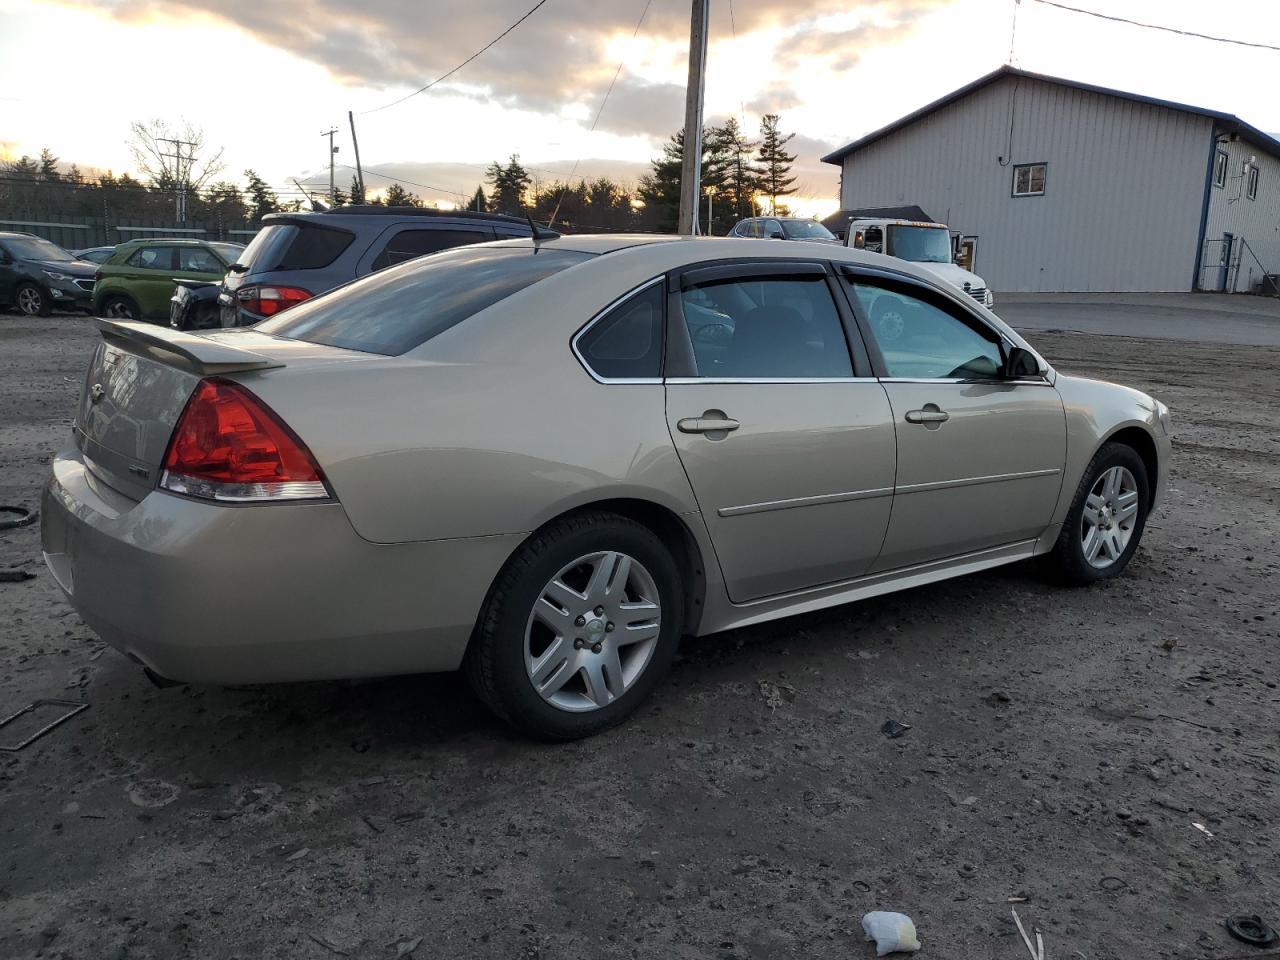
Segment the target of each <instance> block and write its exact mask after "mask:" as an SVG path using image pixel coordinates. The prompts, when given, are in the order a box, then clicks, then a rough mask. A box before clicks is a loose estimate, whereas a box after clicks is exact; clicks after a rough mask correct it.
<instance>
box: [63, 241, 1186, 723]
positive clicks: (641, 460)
mask: <svg viewBox="0 0 1280 960" xmlns="http://www.w3.org/2000/svg"><path fill="white" fill-rule="evenodd" d="M99 323H100V325H101V329H102V338H103V339H102V342H101V343H100V344H99V345H98V346H97V348H96V350H95V352H94V354H93V358H92V360H91V362H90V367H89V371H88V375H87V378H86V381H85V389H84V394H83V397H82V398H81V401H80V406H79V411H78V414H77V417H76V421H75V428H74V445H73V446H72V447H71V448H70V449H68V450H66V451H65V452H63V453H61V454H60V455H59V456H58V457H57V458H56V459H55V461H54V463H53V473H52V476H51V478H50V479H49V482H48V486H47V488H46V491H45V495H44V511H43V542H44V551H45V559H46V562H47V563H48V565H49V569H50V570H51V571H52V573H53V575H54V577H55V578H56V579H57V581H58V583H59V584H60V585H61V586H62V589H63V590H64V591H65V593H66V595H67V597H68V598H69V599H70V601H71V603H72V604H73V605H74V607H75V608H76V610H77V611H79V613H80V614H81V615H82V616H83V618H84V619H85V621H86V622H87V623H88V624H89V625H90V626H91V627H92V628H93V629H94V630H96V631H97V632H98V633H99V634H100V635H101V636H102V637H103V638H104V639H105V640H107V641H108V642H109V643H110V644H112V645H113V646H115V647H116V648H118V649H119V650H121V651H123V652H124V653H126V654H127V655H128V656H130V657H131V658H133V659H134V660H136V661H138V662H139V663H141V664H143V665H145V666H146V667H147V668H149V670H151V671H152V672H153V674H158V675H160V676H163V677H169V678H173V679H176V680H182V681H189V682H198V683H233V684H234V683H246V682H262V681H292V680H310V679H319V678H335V677H354V676H372V675H384V674H397V673H411V672H420V671H436V670H453V669H456V668H458V667H463V668H465V670H466V672H467V674H468V676H469V677H470V679H471V682H472V683H473V684H474V686H475V689H476V690H477V692H478V693H479V695H480V696H481V697H482V698H483V699H484V700H485V701H486V702H487V703H488V704H489V705H490V706H491V707H492V708H493V709H494V710H495V711H496V712H497V713H498V714H499V715H501V716H502V717H503V718H505V719H506V720H508V721H509V722H511V723H512V724H513V725H515V726H516V727H518V728H520V729H521V730H524V731H527V732H528V733H530V734H532V735H535V736H538V737H543V738H552V739H569V738H574V737H581V736H585V735H588V734H591V733H594V732H596V731H598V730H601V729H602V728H604V727H607V726H609V725H610V724H613V723H616V722H617V721H619V720H621V719H622V718H623V717H625V716H626V715H627V714H629V713H630V712H631V711H632V710H634V709H635V708H636V707H637V706H638V705H639V704H640V703H641V702H642V701H643V700H644V699H645V698H646V697H647V696H648V695H649V694H650V693H651V692H652V691H653V689H654V687H655V685H657V683H658V682H659V680H660V679H661V678H662V675H663V673H664V672H665V671H666V669H667V667H668V665H669V664H670V662H671V660H672V657H673V655H674V653H675V649H676V645H677V643H678V642H679V640H680V638H681V636H683V635H686V634H693V635H701V634H707V633H712V632H715V631H719V630H726V629H729V628H732V627H740V626H744V625H746V624H753V623H760V622H762V621H766V620H774V619H777V618H780V617H785V616H788V615H791V614H795V613H801V612H805V611H811V610H817V609H820V608H823V607H830V606H833V605H835V604H840V603H846V602H848V601H851V600H858V599H861V598H863V597H870V596H875V595H877V594H882V593H887V592H889V591H893V590H901V589H905V588H908V587H915V586H919V585H921V584H927V583H931V582H934V581H938V580H942V579H946V578H948V577H955V576H960V575H962V574H966V573H972V572H974V571H977V570H984V569H987V568H989V567H994V566H997V565H999V564H1004V563H1011V562H1014V561H1019V560H1025V559H1028V558H1031V557H1035V556H1038V555H1045V560H1046V562H1047V563H1048V565H1050V566H1051V567H1052V568H1053V569H1054V570H1056V572H1057V574H1058V576H1059V577H1060V578H1062V579H1063V580H1065V581H1067V582H1069V583H1076V584H1084V583H1090V582H1092V581H1096V580H1101V579H1104V578H1107V577H1112V576H1115V575H1116V574H1118V573H1119V572H1120V571H1121V570H1123V569H1124V567H1125V566H1126V564H1127V563H1128V562H1129V560H1130V558H1131V557H1132V556H1133V553H1134V551H1135V549H1136V548H1137V546H1138V541H1139V539H1140V538H1141V536H1142V530H1143V524H1144V522H1145V520H1146V518H1147V515H1148V513H1149V511H1150V510H1151V509H1152V507H1153V506H1154V504H1155V502H1156V500H1157V498H1158V497H1159V496H1160V494H1161V493H1162V491H1163V489H1164V486H1165V477H1166V469H1167V464H1168V459H1169V450H1170V440H1169V421H1168V411H1167V410H1166V408H1165V407H1164V405H1163V404H1161V403H1159V402H1158V401H1156V400H1153V399H1152V398H1151V397H1149V396H1147V395H1145V394H1143V393H1139V392H1138V391H1136V390H1131V389H1127V388H1125V387H1121V386H1116V385H1113V384H1108V383H1100V382H1097V381H1093V380H1085V379H1081V378H1078V377H1068V376H1063V375H1060V374H1058V373H1057V372H1055V371H1054V370H1053V368H1052V367H1050V366H1049V365H1048V364H1047V363H1046V362H1045V361H1044V360H1043V359H1041V357H1040V356H1039V355H1038V354H1036V353H1035V351H1034V350H1033V349H1032V348H1031V347H1030V346H1029V345H1028V344H1027V343H1026V342H1025V341H1024V340H1023V339H1022V338H1021V337H1020V336H1018V334H1017V333H1015V332H1014V331H1013V330H1011V329H1010V328H1009V327H1007V326H1006V325H1005V324H1004V323H1002V322H1001V321H1000V320H999V319H998V318H997V317H995V316H994V315H993V314H991V313H989V312H988V311H986V310H985V309H983V308H982V307H981V306H979V305H978V304H976V303H975V302H974V301H973V300H972V299H970V298H967V297H964V296H961V295H960V294H958V293H956V292H954V291H952V290H951V289H950V288H949V287H947V286H945V285H943V284H941V283H940V282H939V281H937V280H935V279H933V278H931V277H930V276H929V275H927V274H925V273H923V272H922V271H919V270H916V269H915V268H913V267H911V266H909V265H907V264H905V263H903V262H902V261H898V260H893V259H890V258H887V257H882V256H879V255H877V254H869V253H865V252H862V251H857V250H848V249H844V248H840V247H835V246H831V247H826V246H823V247H818V246H807V245H803V244H780V243H773V242H770V241H767V240H759V241H757V240H741V239H733V240H730V239H688V238H685V239H677V238H665V237H653V236H577V237H562V238H558V239H543V240H540V241H532V240H512V241H500V242H497V243H489V244H482V245H478V246H470V247H463V248H459V249H456V250H451V251H447V252H443V253H439V254H436V255H433V256H429V257H425V258H422V259H419V260H414V261H411V262H409V263H405V264H402V265H400V266H396V267H392V268H390V269H387V270H384V271H382V272H379V273H376V274H373V275H371V276H368V277H365V278H363V279H361V280H357V281H355V282H354V283H351V284H349V285H347V286H345V287H342V288H341V289H339V290H336V291H334V292H332V293H329V294H326V295H324V296H321V297H317V298H316V299H314V300H312V301H310V302H307V303H304V304H302V305H300V306H297V307H294V308H293V309H291V310H288V311H286V312H285V313H283V314H281V315H279V316H277V317H274V318H272V319H270V320H268V321H266V322H264V323H261V324H259V325H258V326H256V327H254V328H252V329H243V330H226V331H220V332H216V333H212V334H209V335H196V334H190V333H183V332H180V331H177V330H172V329H168V328H163V327H156V326H151V325H146V324H137V323H129V322H110V321H99Z"/></svg>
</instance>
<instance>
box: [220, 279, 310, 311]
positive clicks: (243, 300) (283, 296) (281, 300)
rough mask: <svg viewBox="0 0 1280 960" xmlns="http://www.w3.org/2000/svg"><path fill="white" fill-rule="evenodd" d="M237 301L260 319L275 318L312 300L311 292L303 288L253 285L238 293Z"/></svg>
mask: <svg viewBox="0 0 1280 960" xmlns="http://www.w3.org/2000/svg"><path fill="white" fill-rule="evenodd" d="M236 299H237V300H239V301H240V305H241V306H242V307H244V308H245V309H246V310H248V311H249V312H250V313H256V314H257V315H258V316H260V317H274V316H275V315H276V314H277V313H282V312H283V311H285V310H288V309H289V308H290V307H292V306H295V305H297V304H299V303H301V302H302V301H303V300H310V299H311V291H310V290H303V289H302V288H301V287H276V286H267V285H264V284H256V283H255V284H251V285H249V286H247V287H241V288H240V289H239V290H237V291H236Z"/></svg>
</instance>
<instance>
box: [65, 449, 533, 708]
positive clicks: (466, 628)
mask: <svg viewBox="0 0 1280 960" xmlns="http://www.w3.org/2000/svg"><path fill="white" fill-rule="evenodd" d="M43 501H44V502H43V511H42V516H41V524H42V541H43V547H44V556H45V562H46V563H47V564H48V567H49V570H50V572H51V573H52V574H53V576H54V578H55V579H56V580H57V582H58V584H59V585H60V586H61V587H62V590H63V592H64V593H65V594H66V595H67V598H68V599H69V600H70V602H71V604H72V606H73V607H75V609H76V611H77V612H78V613H79V614H80V615H81V616H82V617H83V618H84V620H85V622H86V623H87V624H88V625H89V626H90V627H91V628H92V629H93V630H94V631H95V632H96V633H98V634H99V635H100V636H101V637H102V638H103V639H104V640H106V641H107V642H108V643H109V644H111V645H112V646H114V647H116V648H117V649H118V650H121V651H122V652H124V653H126V654H128V655H129V656H131V657H133V658H134V659H136V660H138V661H140V662H141V663H143V664H144V665H146V666H148V667H150V668H151V669H153V670H154V671H156V672H157V673H159V674H161V675H163V676H166V677H171V678H173V679H175V680H183V681H189V682H194V683H264V682H272V681H295V680H319V679H335V678H340V677H361V676H381V675H389V674H397V673H419V672H430V671H439V670H453V669H456V668H457V667H458V666H459V664H460V663H461V661H462V655H463V652H464V651H465V649H466V644H467V640H468V638H469V637H470V635H471V630H472V626H473V624H474V622H475V619H476V616H477V614H478V613H479V611H480V607H481V604H482V603H483V601H484V596H485V593H486V592H487V591H488V588H489V585H490V584H491V583H492V581H493V578H494V577H495V576H496V575H497V572H498V570H499V569H500V568H501V566H502V564H503V563H504V562H505V561H506V559H507V557H508V556H510V554H511V551H513V550H514V549H515V548H516V546H517V545H518V544H519V543H520V541H521V539H522V537H521V536H520V535H512V536H506V537H483V538H474V539H458V540H438V541H430V542H419V543H405V544H373V543H370V542H369V541H367V540H363V539H361V538H360V537H359V536H358V535H357V534H356V533H355V531H354V530H353V529H352V527H351V524H350V522H349V521H348V520H347V517H346V513H345V512H344V511H343V509H342V507H341V505H339V504H336V503H318V504H278V505H263V506H239V507H236V506H222V505H216V504H206V503H201V502H198V501H194V500H188V499H184V498H181V497H177V496H172V495H169V494H166V493H160V492H153V493H150V494H148V495H147V496H146V497H145V498H143V499H142V500H141V501H140V502H136V501H133V500H130V499H128V498H126V497H123V496H121V495H119V494H117V493H115V492H114V491H112V490H111V489H110V488H106V487H104V486H103V485H102V484H101V483H100V482H99V481H97V479H96V478H94V477H93V476H92V475H91V474H90V473H88V471H87V469H86V467H85V465H84V462H83V460H82V459H81V457H80V454H79V452H78V451H75V450H72V451H68V452H65V453H63V454H60V455H59V456H58V457H57V458H55V460H54V463H53V474H52V476H51V477H50V479H49V481H48V483H47V484H46V486H45V490H44V496H43Z"/></svg>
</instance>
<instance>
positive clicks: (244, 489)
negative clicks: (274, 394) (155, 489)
mask: <svg viewBox="0 0 1280 960" xmlns="http://www.w3.org/2000/svg"><path fill="white" fill-rule="evenodd" d="M160 487H161V489H163V490H170V491H172V492H173V493H181V494H185V495H187V496H189V497H199V498H201V499H204V500H222V501H228V502H235V503H249V502H255V501H266V500H316V499H322V498H327V497H329V496H330V494H329V489H328V487H327V486H326V485H325V481H324V474H323V473H321V472H320V467H319V466H318V465H317V464H316V461H315V458H313V457H312V456H311V452H310V451H309V450H307V448H306V446H305V445H304V444H303V442H302V441H301V440H299V439H298V437H297V435H296V434H295V433H294V432H293V431H292V430H290V429H289V428H288V427H287V426H285V424H284V423H283V422H282V421H281V420H280V418H279V417H277V416H276V415H275V414H274V413H273V412H272V411H271V409H270V408H269V407H267V405H266V404H264V403H263V402H262V401H261V400H259V399H258V398H257V397H255V396H254V395H253V394H252V393H250V392H249V391H248V390H246V389H245V388H244V387H242V386H240V385H239V384H238V383H232V382H231V381H230V380H221V379H217V378H209V379H206V380H201V381H200V383H199V385H198V386H197V387H196V389H195V392H194V393H192V394H191V397H190V399H189V400H187V405H186V407H185V408H184V409H183V411H182V416H181V417H179V418H178V425H177V426H176V427H174V429H173V436H172V437H170V438H169V449H168V450H167V451H166V452H165V456H164V470H163V472H162V473H161V475H160Z"/></svg>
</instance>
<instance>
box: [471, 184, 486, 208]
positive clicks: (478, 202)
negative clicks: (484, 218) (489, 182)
mask: <svg viewBox="0 0 1280 960" xmlns="http://www.w3.org/2000/svg"><path fill="white" fill-rule="evenodd" d="M467 209H468V210H473V211H475V212H476V213H484V212H485V211H487V210H488V209H489V201H488V200H487V199H486V198H485V195H484V187H483V186H481V185H480V184H477V185H476V192H475V193H473V194H472V195H471V199H470V200H468V201H467Z"/></svg>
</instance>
